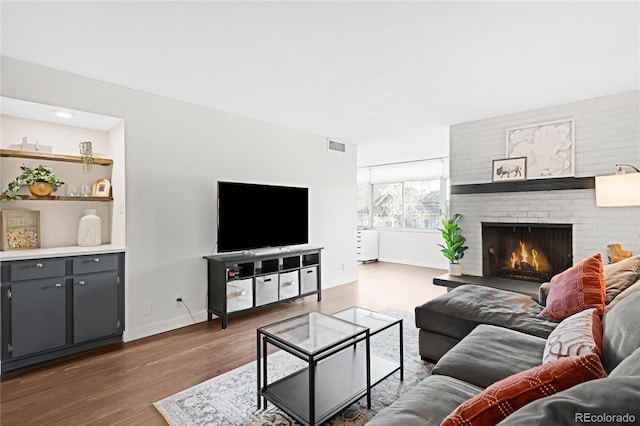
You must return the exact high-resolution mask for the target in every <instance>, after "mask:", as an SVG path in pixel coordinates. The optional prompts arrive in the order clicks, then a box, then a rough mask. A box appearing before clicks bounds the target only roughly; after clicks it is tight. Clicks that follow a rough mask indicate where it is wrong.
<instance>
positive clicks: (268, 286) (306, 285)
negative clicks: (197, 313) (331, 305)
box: [204, 246, 322, 328]
mask: <svg viewBox="0 0 640 426" xmlns="http://www.w3.org/2000/svg"><path fill="white" fill-rule="evenodd" d="M321 251H322V247H314V246H303V247H299V248H296V249H293V248H292V249H289V250H276V249H274V250H271V251H265V252H263V253H259V252H258V253H248V254H247V253H226V254H216V255H212V256H204V258H205V259H206V260H207V289H208V297H207V302H208V303H207V319H208V320H209V321H211V320H212V319H213V315H217V316H219V317H220V318H221V319H222V328H227V319H228V317H229V316H230V315H231V314H233V315H237V314H241V313H243V312H250V311H253V310H255V309H259V308H262V307H265V306H271V305H273V304H276V303H279V302H283V301H290V300H294V299H296V298H298V297H303V296H308V295H312V294H316V295H317V297H318V301H320V300H321V298H322V290H321V288H322V286H321V284H320V253H321Z"/></svg>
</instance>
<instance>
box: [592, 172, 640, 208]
mask: <svg viewBox="0 0 640 426" xmlns="http://www.w3.org/2000/svg"><path fill="white" fill-rule="evenodd" d="M596 205H597V206H598V207H627V206H640V173H628V174H623V175H611V176H596Z"/></svg>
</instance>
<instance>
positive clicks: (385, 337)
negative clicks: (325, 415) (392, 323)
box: [154, 308, 433, 426]
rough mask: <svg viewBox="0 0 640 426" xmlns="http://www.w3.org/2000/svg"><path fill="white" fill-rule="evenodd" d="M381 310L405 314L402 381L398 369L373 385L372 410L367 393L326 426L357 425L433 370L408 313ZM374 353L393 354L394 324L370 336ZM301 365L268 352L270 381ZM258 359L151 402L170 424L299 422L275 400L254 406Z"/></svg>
mask: <svg viewBox="0 0 640 426" xmlns="http://www.w3.org/2000/svg"><path fill="white" fill-rule="evenodd" d="M380 313H383V314H386V315H389V316H392V317H396V318H403V319H404V326H403V331H404V381H403V382H401V381H400V375H399V372H396V373H395V374H393V375H392V376H390V377H388V378H386V379H385V380H383V381H382V382H380V383H378V384H377V385H376V386H375V387H374V388H373V389H372V390H371V409H370V410H368V409H367V405H366V398H362V399H361V400H359V401H358V402H356V403H355V404H353V405H351V406H350V407H348V408H346V409H345V410H343V411H342V412H341V413H338V414H336V415H335V416H334V417H333V418H332V419H330V420H329V421H328V422H326V423H325V424H326V425H335V426H338V425H340V426H347V425H349V426H357V425H363V424H365V423H367V422H368V421H369V420H370V419H371V418H372V417H373V416H374V415H375V414H376V413H377V412H378V411H380V410H381V409H383V408H384V407H386V406H388V405H390V404H391V403H392V402H393V401H395V400H396V399H398V398H399V397H400V396H401V395H402V394H404V393H405V392H407V391H408V390H410V389H411V388H413V387H414V386H415V385H416V384H417V383H418V382H420V381H421V380H422V379H424V378H425V377H427V376H429V374H431V369H432V368H433V364H429V363H426V362H424V361H422V360H421V359H420V356H419V355H418V329H417V328H416V327H415V322H414V317H413V314H412V313H407V312H403V311H399V310H396V309H391V308H386V309H384V310H382V311H380ZM371 350H372V352H374V353H376V354H380V355H383V356H386V357H388V358H389V359H397V350H398V331H397V328H395V327H392V328H391V329H389V330H385V331H383V332H381V333H379V334H376V335H375V336H373V338H372V339H371ZM304 366H305V364H304V363H302V361H301V360H299V359H297V358H295V357H293V356H291V355H289V354H287V353H285V352H282V351H279V352H276V353H274V354H272V355H269V357H268V371H269V382H272V381H273V380H276V379H277V378H280V377H284V376H286V375H288V374H290V373H291V372H293V371H296V370H298V369H301V368H303V367H304ZM256 398H257V397H256V363H255V362H250V363H248V364H245V365H243V366H242V367H238V368H236V369H235V370H231V371H229V372H227V373H224V374H222V375H220V376H218V377H214V378H213V379H210V380H207V381H206V382H203V383H200V384H199V385H196V386H193V387H191V388H189V389H186V390H184V391H182V392H179V393H177V394H175V395H172V396H170V397H167V398H165V399H163V400H161V401H158V402H155V403H154V405H155V407H156V408H157V409H158V411H160V413H161V414H162V415H163V416H164V418H165V419H166V420H167V422H168V423H169V424H170V425H173V426H195V425H198V426H204V425H211V426H213V425H215V426H227V425H229V426H288V425H298V422H296V421H295V420H293V419H291V417H289V416H288V415H287V414H286V413H284V412H282V411H281V410H279V409H278V408H277V407H276V406H275V405H274V404H272V403H268V404H267V409H266V410H264V409H262V410H258V409H257V408H256Z"/></svg>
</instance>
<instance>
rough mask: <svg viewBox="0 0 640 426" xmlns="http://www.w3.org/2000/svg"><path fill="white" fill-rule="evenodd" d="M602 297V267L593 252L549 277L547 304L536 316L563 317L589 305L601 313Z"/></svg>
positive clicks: (582, 309) (603, 287)
mask: <svg viewBox="0 0 640 426" xmlns="http://www.w3.org/2000/svg"><path fill="white" fill-rule="evenodd" d="M604 298H605V285H604V269H603V265H602V257H601V256H600V253H597V254H594V255H593V256H591V257H588V258H586V259H585V260H583V261H582V262H580V263H578V264H576V265H573V266H572V267H571V268H569V269H567V270H566V271H564V272H561V273H559V274H558V275H555V276H554V277H553V278H551V288H550V289H549V295H548V296H547V306H546V307H545V308H544V309H543V310H542V312H540V314H538V316H540V317H544V318H551V319H555V320H563V319H565V318H567V317H569V316H571V315H573V314H575V313H577V312H580V311H584V310H585V309H589V308H596V309H597V311H598V315H602V313H603V312H604Z"/></svg>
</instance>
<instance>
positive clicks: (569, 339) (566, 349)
mask: <svg viewBox="0 0 640 426" xmlns="http://www.w3.org/2000/svg"><path fill="white" fill-rule="evenodd" d="M591 352H593V353H596V354H598V355H599V356H600V359H602V321H600V315H598V311H597V310H596V309H595V308H591V309H587V310H585V311H582V312H578V313H577V314H573V315H571V316H570V317H569V318H565V319H563V320H562V322H561V323H560V324H558V326H557V327H556V328H555V329H554V330H553V331H552V332H551V334H549V337H548V338H547V341H546V342H545V345H544V352H543V354H542V363H543V364H544V363H547V362H550V361H555V360H556V359H558V358H564V357H568V356H572V355H584V354H588V353H591Z"/></svg>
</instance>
